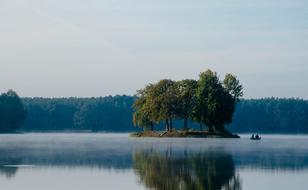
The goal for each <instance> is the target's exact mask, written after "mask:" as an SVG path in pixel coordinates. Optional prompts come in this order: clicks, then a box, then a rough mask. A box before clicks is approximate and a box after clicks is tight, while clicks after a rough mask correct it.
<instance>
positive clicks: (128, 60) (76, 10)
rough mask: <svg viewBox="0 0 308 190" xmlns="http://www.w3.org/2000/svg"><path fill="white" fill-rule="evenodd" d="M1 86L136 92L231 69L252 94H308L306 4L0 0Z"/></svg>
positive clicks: (25, 90)
mask: <svg viewBox="0 0 308 190" xmlns="http://www.w3.org/2000/svg"><path fill="white" fill-rule="evenodd" d="M0 23H1V25H0V91H1V92H3V91H6V90H7V89H14V90H16V91H17V92H18V93H19V94H20V95H21V96H48V97H59V96H83V97H84V96H105V95H115V94H134V93H135V91H136V90H137V89H139V88H142V87H143V86H144V85H145V84H146V83H149V82H155V81H157V80H159V79H161V78H171V79H175V80H178V79H184V78H197V77H198V74H199V72H201V71H202V70H205V69H207V68H210V69H213V70H216V71H217V72H218V73H219V74H220V76H221V77H223V76H224V74H225V73H227V72H231V73H234V74H236V75H237V76H238V78H239V79H240V80H241V81H242V83H243V85H244V88H245V98H260V97H269V96H278V97H302V98H306V99H307V98H308V84H307V82H308V1H307V0H189V1H188V0H185V1H184V0H110V1H106V0H0Z"/></svg>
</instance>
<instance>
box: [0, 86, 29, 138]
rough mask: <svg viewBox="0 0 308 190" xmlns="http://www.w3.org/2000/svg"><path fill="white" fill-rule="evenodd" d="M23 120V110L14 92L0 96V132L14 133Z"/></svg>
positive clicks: (10, 91)
mask: <svg viewBox="0 0 308 190" xmlns="http://www.w3.org/2000/svg"><path fill="white" fill-rule="evenodd" d="M24 120H25V109H24V106H23V103H22V101H21V99H20V98H19V96H18V95H17V93H16V92H14V91H13V90H9V91H8V92H6V93H3V94H1V95H0V132H14V131H15V130H16V129H18V128H19V127H20V126H21V125H22V124H23V122H24Z"/></svg>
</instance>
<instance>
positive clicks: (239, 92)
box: [223, 74, 243, 102]
mask: <svg viewBox="0 0 308 190" xmlns="http://www.w3.org/2000/svg"><path fill="white" fill-rule="evenodd" d="M223 84H224V87H225V89H226V90H227V91H228V92H229V94H231V95H232V97H233V99H234V100H235V101H236V102H238V101H239V99H240V98H241V97H242V96H243V86H242V85H241V84H240V81H239V80H238V79H237V78H236V76H234V75H232V74H226V76H225V79H224V81H223Z"/></svg>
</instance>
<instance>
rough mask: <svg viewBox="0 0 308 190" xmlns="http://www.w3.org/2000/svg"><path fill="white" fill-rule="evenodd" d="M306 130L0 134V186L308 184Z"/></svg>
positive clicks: (288, 186) (265, 186)
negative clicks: (233, 135)
mask: <svg viewBox="0 0 308 190" xmlns="http://www.w3.org/2000/svg"><path fill="white" fill-rule="evenodd" d="M307 140H308V136H292V135H290V136H280V135H275V136H263V139H262V141H260V142H254V141H250V140H249V138H248V136H245V135H244V136H242V138H241V139H198V138H186V139H178V138H173V139H156V138H145V139H138V138H130V137H128V134H73V133H67V134H52V133H51V134H23V135H0V184H1V185H0V187H1V189H2V188H3V189H8V190H15V189H33V190H35V189H61V190H62V189H63V190H64V189H87V188H91V189H95V188H97V189H151V188H152V189H273V188H275V189H276V188H278V189H291V188H294V189H305V187H306V184H307V182H306V180H305V179H307V177H308V146H307V145H308V141H307Z"/></svg>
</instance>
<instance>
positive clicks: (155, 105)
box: [131, 70, 243, 138]
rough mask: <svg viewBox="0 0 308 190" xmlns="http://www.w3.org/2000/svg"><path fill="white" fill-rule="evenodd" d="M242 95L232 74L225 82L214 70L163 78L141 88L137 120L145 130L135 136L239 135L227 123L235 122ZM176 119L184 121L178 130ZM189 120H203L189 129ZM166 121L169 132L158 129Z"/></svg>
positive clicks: (137, 103) (135, 116)
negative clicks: (196, 77) (193, 76)
mask: <svg viewBox="0 0 308 190" xmlns="http://www.w3.org/2000/svg"><path fill="white" fill-rule="evenodd" d="M242 96H243V87H242V85H241V84H240V82H239V80H238V79H237V78H236V76H234V75H232V74H226V76H225V78H224V80H223V81H221V80H220V79H219V77H218V75H217V73H216V72H213V71H211V70H207V71H205V72H202V73H200V75H199V80H192V79H185V80H181V81H173V80H170V79H163V80H160V81H159V82H158V83H156V84H149V85H147V86H146V87H145V88H144V89H141V90H138V93H137V99H136V101H135V103H134V105H133V108H134V113H133V122H134V125H135V126H136V127H140V128H142V129H143V131H140V132H136V133H133V134H131V136H132V137H201V138H239V136H238V135H236V134H232V133H230V132H229V131H228V130H227V129H226V128H225V126H226V125H228V124H230V123H231V122H232V118H233V113H234V111H235V108H236V104H237V103H238V102H239V101H240V98H241V97H242ZM175 120H183V126H181V128H178V129H176V126H174V124H173V123H174V121H175ZM189 121H192V122H195V123H199V126H200V129H198V130H196V129H191V128H189V126H188V123H189ZM162 123H164V124H165V131H160V132H158V131H155V130H154V128H155V125H160V126H161V125H162Z"/></svg>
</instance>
